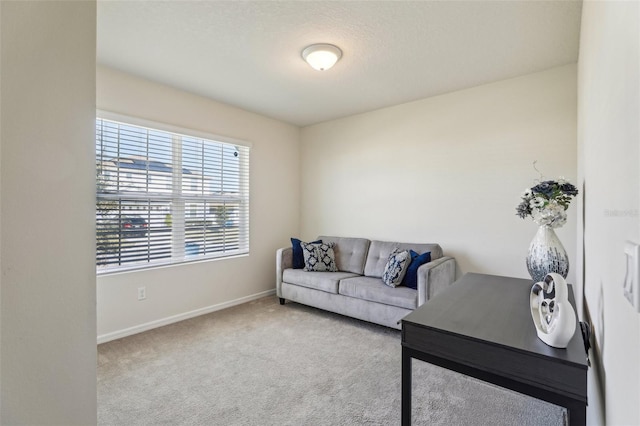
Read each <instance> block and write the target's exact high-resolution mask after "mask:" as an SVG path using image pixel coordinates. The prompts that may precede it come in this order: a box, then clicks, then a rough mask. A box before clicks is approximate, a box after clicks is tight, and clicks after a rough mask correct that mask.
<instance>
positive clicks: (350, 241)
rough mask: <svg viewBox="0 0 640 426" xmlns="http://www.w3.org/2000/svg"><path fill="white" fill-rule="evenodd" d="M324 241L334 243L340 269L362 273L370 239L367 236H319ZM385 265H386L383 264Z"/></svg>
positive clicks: (337, 264)
mask: <svg viewBox="0 0 640 426" xmlns="http://www.w3.org/2000/svg"><path fill="white" fill-rule="evenodd" d="M317 239H318V240H322V242H324V243H334V246H333V252H334V254H335V258H336V266H337V267H338V271H343V272H353V273H354V274H360V275H362V274H363V273H364V262H365V260H366V259H367V252H368V251H369V244H370V241H369V240H367V239H365V238H342V237H326V236H320V237H318V238H317ZM383 267H384V265H383Z"/></svg>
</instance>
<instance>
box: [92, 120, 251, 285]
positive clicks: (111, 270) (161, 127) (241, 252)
mask: <svg viewBox="0 0 640 426" xmlns="http://www.w3.org/2000/svg"><path fill="white" fill-rule="evenodd" d="M98 120H107V121H112V122H116V123H118V124H123V125H125V126H126V125H129V126H136V127H141V128H145V129H148V130H153V131H159V132H166V133H169V134H171V135H173V137H174V138H175V137H176V136H178V137H181V138H192V139H193V138H195V139H204V140H207V141H211V142H214V143H216V142H217V143H221V144H226V145H233V146H239V147H243V148H246V150H247V151H246V152H247V155H248V158H247V159H245V160H243V161H245V162H246V163H245V164H244V165H243V164H242V163H241V165H240V167H241V169H242V168H246V172H240V173H241V175H242V173H245V176H246V184H244V185H242V186H244V187H246V194H244V192H241V196H242V195H244V197H243V198H244V200H243V201H241V203H244V204H246V208H245V209H244V210H245V211H246V212H245V213H244V215H245V216H246V220H244V221H243V220H241V219H238V220H237V222H238V227H239V230H238V232H239V233H242V234H243V236H242V237H240V236H239V237H238V238H239V239H241V240H242V242H243V243H245V242H246V247H245V246H244V245H243V246H242V248H239V249H238V250H237V251H233V252H227V253H223V254H216V253H215V252H213V253H212V254H208V255H197V256H193V257H192V258H189V259H187V258H186V256H185V252H186V250H187V249H186V248H184V247H182V249H181V250H178V251H179V252H181V253H182V254H183V255H182V256H181V257H179V258H176V257H174V256H175V247H176V244H180V242H179V241H182V243H184V244H186V243H187V241H186V238H185V236H184V235H185V232H186V229H187V219H188V214H185V213H187V212H186V211H183V212H182V216H183V217H182V219H181V221H182V227H181V229H180V228H178V229H177V234H178V240H179V241H178V242H176V241H175V240H174V238H173V237H172V238H171V246H172V255H171V256H170V257H169V258H167V259H166V260H164V261H155V262H154V261H150V262H149V261H148V262H146V263H141V264H133V265H127V264H126V263H125V264H124V265H118V266H111V267H106V268H104V269H102V268H100V267H99V265H98V257H97V255H98V254H97V253H96V274H97V275H109V274H118V273H123V272H132V271H138V270H144V269H153V268H165V267H172V266H178V265H183V264H185V263H198V262H208V261H218V260H223V259H229V258H235V257H242V256H248V255H249V253H250V233H249V231H250V218H251V215H250V206H251V202H250V194H251V190H250V188H251V185H250V180H251V170H250V169H251V160H250V157H251V155H250V152H251V148H252V144H251V143H250V142H247V141H244V140H239V139H235V138H230V137H226V136H220V135H215V134H211V133H207V132H202V131H198V130H194V129H188V128H183V127H179V126H175V125H171V124H167V123H160V122H155V121H151V120H146V119H142V118H138V117H133V116H129V115H123V114H118V113H114V112H111V111H105V110H100V109H97V110H96V124H97V122H98ZM94 136H95V138H94V157H95V158H96V160H97V158H98V155H97V152H96V144H97V134H94ZM118 143H120V142H118ZM184 143H185V141H184V139H181V142H180V145H181V147H180V151H181V154H180V157H179V159H178V160H177V161H179V162H182V151H183V150H184V149H185V145H184ZM175 144H176V142H175V141H174V145H173V146H174V150H175ZM172 167H175V165H174V164H172ZM182 167H183V166H182V165H181V167H180V169H182ZM178 174H180V175H181V172H179V173H178ZM146 176H147V179H148V178H149V175H148V174H147V175H146ZM173 176H174V179H175V174H174V175H173ZM176 184H177V182H175V181H174V182H173V184H170V185H169V184H168V185H169V186H171V193H170V194H167V198H170V199H176V198H175V197H176V196H177V195H176V194H180V195H181V194H182V191H183V188H184V185H185V184H184V182H181V183H180V184H179V185H180V189H179V190H176ZM191 184H192V182H189V184H188V185H191ZM203 184H204V182H203ZM95 187H96V191H97V188H98V187H97V181H96V186H95ZM166 189H169V188H166ZM129 195H130V194H124V195H123V196H121V197H120V198H121V199H123V200H127V199H131V198H130V197H129ZM135 197H140V198H141V199H146V200H149V202H153V201H154V197H153V196H151V197H145V196H144V195H143V196H139V195H134V198H135ZM208 198H215V197H208ZM104 199H108V197H107V198H104ZM98 200H99V198H98V194H97V193H96V202H98ZM202 200H203V202H205V209H210V208H211V207H207V201H206V200H207V197H206V196H204V197H203V198H202ZM182 203H189V200H188V199H183V200H182ZM185 207H186V206H185ZM185 210H186V209H185ZM121 211H122V210H120V213H119V215H120V216H122V213H121ZM98 214H99V213H98V211H97V209H96V227H97V226H98ZM241 216H242V215H240V216H239V217H241ZM243 222H244V223H243ZM241 225H244V227H242V226H241ZM171 226H173V220H172V224H171ZM171 232H172V235H174V232H175V230H174V229H173V228H172V231H171ZM96 241H98V239H97V235H96Z"/></svg>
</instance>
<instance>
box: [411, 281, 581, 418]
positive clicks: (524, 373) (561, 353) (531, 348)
mask: <svg viewBox="0 0 640 426" xmlns="http://www.w3.org/2000/svg"><path fill="white" fill-rule="evenodd" d="M532 285H533V282H531V281H530V280H524V279H517V278H509V277H500V276H493V275H483V274H471V273H470V274H466V275H465V276H464V277H462V278H461V279H460V280H458V281H457V282H455V283H454V284H452V285H451V286H450V287H449V288H447V289H446V290H444V291H443V292H441V293H440V294H438V295H437V296H435V297H434V298H433V299H431V300H429V301H428V302H427V303H425V304H424V305H422V306H420V307H419V308H418V309H416V310H415V311H413V312H412V313H410V314H409V315H407V316H406V317H405V318H404V319H403V320H402V424H403V425H404V426H408V425H410V424H411V359H412V358H416V359H419V360H422V361H426V362H429V363H431V364H435V365H439V366H441V367H444V368H447V369H449V370H453V371H457V372H459V373H462V374H466V375H468V376H472V377H475V378H477V379H480V380H483V381H486V382H490V383H493V384H496V385H498V386H501V387H504V388H508V389H511V390H514V391H517V392H520V393H523V394H526V395H529V396H532V397H535V398H538V399H541V400H544V401H548V402H550V403H552V404H556V405H559V406H562V407H565V408H566V409H567V413H568V416H569V424H570V425H572V426H573V425H584V424H585V423H586V407H587V360H586V353H585V350H584V345H583V342H582V334H581V332H580V327H579V325H578V324H576V331H575V334H574V336H573V338H572V339H571V341H570V342H569V346H567V348H566V349H556V348H552V347H550V346H547V345H546V344H545V343H543V342H542V341H541V340H540V339H538V336H537V335H536V329H535V326H534V325H533V321H532V320H531V313H530V310H529V294H530V291H531V286H532ZM569 293H570V294H569V300H570V302H571V303H572V304H573V306H574V308H575V300H574V298H573V292H572V291H571V289H570V291H569Z"/></svg>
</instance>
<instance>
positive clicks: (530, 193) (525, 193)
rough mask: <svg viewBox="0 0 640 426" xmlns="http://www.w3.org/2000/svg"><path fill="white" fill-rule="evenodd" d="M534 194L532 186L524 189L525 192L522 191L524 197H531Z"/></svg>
mask: <svg viewBox="0 0 640 426" xmlns="http://www.w3.org/2000/svg"><path fill="white" fill-rule="evenodd" d="M532 196H533V191H532V190H531V188H527V189H525V190H524V192H523V193H522V198H531V197H532Z"/></svg>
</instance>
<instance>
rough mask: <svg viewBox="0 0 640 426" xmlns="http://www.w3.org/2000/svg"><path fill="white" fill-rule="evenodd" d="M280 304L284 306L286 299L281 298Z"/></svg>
mask: <svg viewBox="0 0 640 426" xmlns="http://www.w3.org/2000/svg"><path fill="white" fill-rule="evenodd" d="M280 304H281V305H284V298H283V297H281V298H280Z"/></svg>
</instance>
